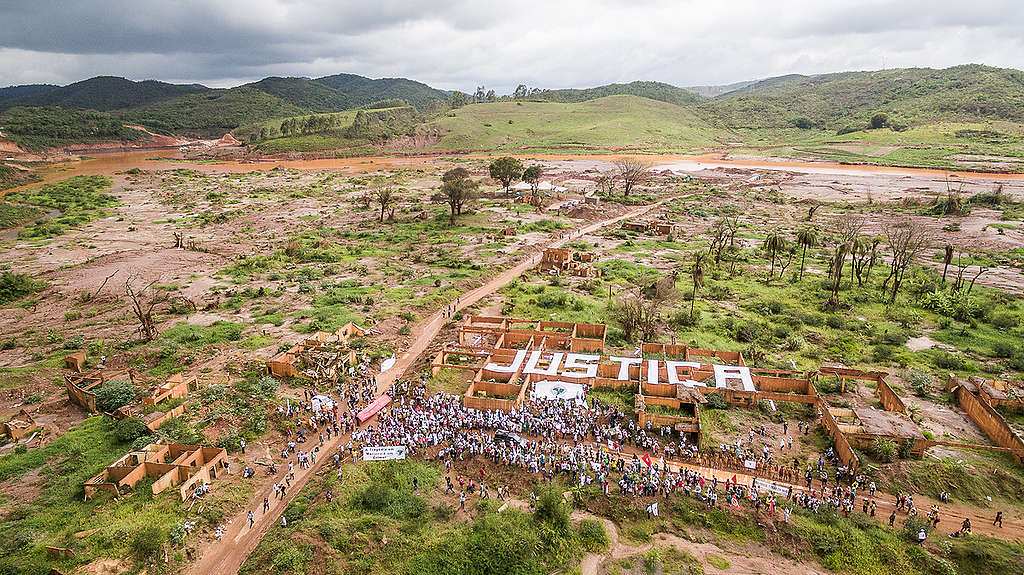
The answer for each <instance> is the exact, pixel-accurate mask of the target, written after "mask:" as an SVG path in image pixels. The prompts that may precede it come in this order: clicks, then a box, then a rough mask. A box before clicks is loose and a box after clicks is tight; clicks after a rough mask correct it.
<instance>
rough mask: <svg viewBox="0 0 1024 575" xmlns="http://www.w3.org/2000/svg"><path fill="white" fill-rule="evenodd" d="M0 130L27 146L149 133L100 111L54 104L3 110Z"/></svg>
mask: <svg viewBox="0 0 1024 575" xmlns="http://www.w3.org/2000/svg"><path fill="white" fill-rule="evenodd" d="M0 132H3V133H4V135H5V136H7V137H8V138H10V139H11V140H12V141H14V143H16V144H18V146H20V147H21V148H22V149H25V150H40V149H42V148H48V147H51V146H62V145H67V144H88V143H93V142H104V141H111V140H122V141H129V140H137V139H140V138H143V137H145V136H146V135H145V134H144V133H142V132H140V131H138V130H133V129H131V128H126V127H124V125H123V123H122V122H121V121H120V120H118V119H116V118H114V117H112V116H110V115H109V114H104V113H101V112H91V111H85V110H65V109H63V108H55V107H42V106H37V107H24V108H23V107H18V108H11V109H9V110H5V111H3V112H0Z"/></svg>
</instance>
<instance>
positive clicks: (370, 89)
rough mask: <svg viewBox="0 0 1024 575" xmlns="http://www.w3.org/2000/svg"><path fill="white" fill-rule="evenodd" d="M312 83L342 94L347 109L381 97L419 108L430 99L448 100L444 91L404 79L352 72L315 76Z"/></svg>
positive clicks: (370, 102)
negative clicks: (369, 75)
mask: <svg viewBox="0 0 1024 575" xmlns="http://www.w3.org/2000/svg"><path fill="white" fill-rule="evenodd" d="M316 82H319V83H320V84H323V85H325V86H328V87H330V88H334V89H335V90H338V91H339V92H341V93H343V94H345V97H346V98H347V99H348V104H347V107H348V108H361V107H363V106H366V105H369V104H375V103H378V102H381V101H383V100H404V101H405V102H407V103H408V104H409V105H411V106H414V107H416V108H417V109H419V110H425V109H426V108H427V107H428V106H429V105H430V104H431V103H432V102H439V101H444V100H447V99H448V94H447V93H446V92H444V91H441V90H437V89H434V88H431V87H430V86H428V85H426V84H423V83H421V82H415V81H413V80H407V79H405V78H380V79H376V80H374V79H371V78H366V77H363V76H357V75H355V74H336V75H334V76H324V77H323V78H317V79H316Z"/></svg>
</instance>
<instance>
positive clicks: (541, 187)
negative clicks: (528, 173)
mask: <svg viewBox="0 0 1024 575" xmlns="http://www.w3.org/2000/svg"><path fill="white" fill-rule="evenodd" d="M510 189H512V190H515V191H517V192H529V191H531V190H533V187H532V186H530V184H529V183H527V182H519V183H518V184H516V185H514V186H512V187H511V188H510ZM567 189H568V188H563V187H562V186H556V185H553V184H552V183H551V182H549V181H547V180H544V181H543V182H541V183H539V184H537V190H538V191H541V192H564V191H566V190H567Z"/></svg>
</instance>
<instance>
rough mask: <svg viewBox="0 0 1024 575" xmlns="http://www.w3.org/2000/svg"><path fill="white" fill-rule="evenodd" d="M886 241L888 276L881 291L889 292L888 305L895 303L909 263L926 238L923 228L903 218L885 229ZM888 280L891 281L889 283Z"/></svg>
mask: <svg viewBox="0 0 1024 575" xmlns="http://www.w3.org/2000/svg"><path fill="white" fill-rule="evenodd" d="M885 235H886V241H887V243H888V247H889V256H890V258H891V260H890V262H889V276H888V277H887V278H885V281H884V282H882V291H883V292H886V291H887V290H889V288H890V285H891V290H892V291H890V292H889V305H892V304H894V303H896V296H897V295H898V294H899V292H900V287H901V286H902V285H903V279H904V278H905V277H906V274H907V270H908V269H910V265H911V264H913V263H914V260H915V259H917V255H918V254H919V253H920V252H921V250H922V249H924V247H925V245H926V243H927V240H926V235H925V230H924V229H923V228H922V227H921V226H919V225H917V224H915V223H914V222H913V221H911V220H905V221H903V222H901V223H899V224H896V225H894V226H891V227H890V228H889V229H888V230H886V233H885ZM889 282H892V283H891V284H890V283H889Z"/></svg>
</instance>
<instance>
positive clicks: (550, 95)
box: [530, 82, 704, 106]
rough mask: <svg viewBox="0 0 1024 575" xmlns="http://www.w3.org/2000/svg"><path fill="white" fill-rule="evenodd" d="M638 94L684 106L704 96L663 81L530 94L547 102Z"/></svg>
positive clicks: (583, 100) (698, 100)
mask: <svg viewBox="0 0 1024 575" xmlns="http://www.w3.org/2000/svg"><path fill="white" fill-rule="evenodd" d="M624 95H625V96H640V97H642V98H650V99H652V100H659V101H662V102H668V103H670V104H677V105H679V106H685V105H688V104H695V103H697V102H700V101H702V100H703V99H704V98H703V97H702V96H701V95H700V94H697V93H696V92H692V91H690V90H684V89H683V88H677V87H675V86H673V85H671V84H665V83H663V82H630V83H628V84H608V85H606V86H598V87H596V88H587V89H584V90H576V89H568V90H543V91H541V92H539V93H537V94H531V96H530V97H531V98H536V99H540V100H547V101H549V102H585V101H587V100H596V99H597V98H604V97H606V96H624Z"/></svg>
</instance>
